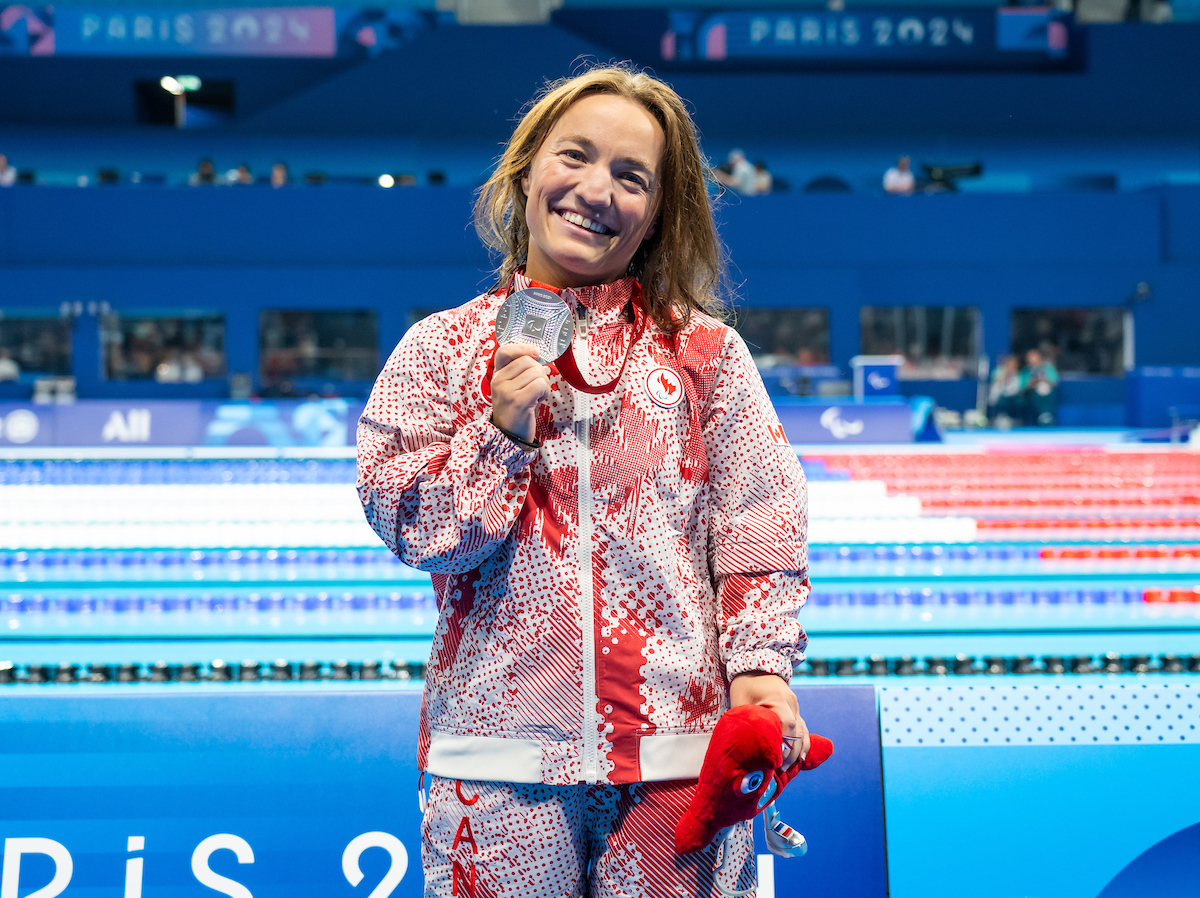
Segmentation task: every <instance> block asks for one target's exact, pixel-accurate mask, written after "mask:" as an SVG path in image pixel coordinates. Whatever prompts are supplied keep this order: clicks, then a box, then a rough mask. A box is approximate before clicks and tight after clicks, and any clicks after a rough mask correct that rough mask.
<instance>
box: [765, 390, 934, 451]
mask: <svg viewBox="0 0 1200 898" xmlns="http://www.w3.org/2000/svg"><path fill="white" fill-rule="evenodd" d="M775 411H776V412H777V413H778V414H779V423H780V424H782V425H783V432H784V436H785V437H786V439H787V441H788V442H789V443H792V444H808V443H911V442H912V441H913V426H912V425H913V411H912V407H911V406H910V405H909V404H908V403H907V402H866V403H856V402H854V401H853V400H849V399H847V400H844V401H841V402H838V401H833V400H830V401H825V402H815V401H811V400H796V401H792V402H789V401H787V400H786V399H779V400H776V401H775Z"/></svg>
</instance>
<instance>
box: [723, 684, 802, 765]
mask: <svg viewBox="0 0 1200 898" xmlns="http://www.w3.org/2000/svg"><path fill="white" fill-rule="evenodd" d="M729 701H730V704H731V705H732V706H733V707H735V708H736V707H737V706H738V705H762V706H763V707H764V708H770V709H771V710H772V711H774V712H775V713H776V714H778V715H779V720H780V722H781V723H782V724H783V735H784V736H785V737H791V738H789V739H787V740H786V743H787V745H789V746H790V747H791V751H790V752H786V753H785V754H784V757H783V767H784V769H785V770H786V769H787V768H788V767H791V766H792V765H793V764H795V763H796V761H799V760H802V759H803V758H805V757H806V756H807V755H808V749H809V738H808V726H807V725H806V724H805V723H804V718H802V717H801V716H800V705H799V704H798V703H797V702H796V694H795V693H794V692H792V688H791V687H790V686H789V685H788V684H787V683H785V682H784V681H783V678H782V677H777V676H776V675H775V674H772V673H764V672H763V671H748V672H746V673H744V674H738V675H737V676H736V677H734V678H733V682H732V683H730V684H729Z"/></svg>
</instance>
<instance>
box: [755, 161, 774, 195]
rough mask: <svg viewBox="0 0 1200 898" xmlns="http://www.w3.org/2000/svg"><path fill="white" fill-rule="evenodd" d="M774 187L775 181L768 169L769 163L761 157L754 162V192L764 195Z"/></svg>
mask: <svg viewBox="0 0 1200 898" xmlns="http://www.w3.org/2000/svg"><path fill="white" fill-rule="evenodd" d="M774 187H775V181H774V178H772V177H771V172H770V171H769V170H768V169H767V163H766V162H764V161H763V160H761V159H759V160H758V161H757V162H755V163H754V192H755V193H757V194H758V195H759V196H762V195H764V194H767V193H770V192H771V191H772V190H773V189H774Z"/></svg>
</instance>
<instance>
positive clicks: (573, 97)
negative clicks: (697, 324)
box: [475, 65, 727, 333]
mask: <svg viewBox="0 0 1200 898" xmlns="http://www.w3.org/2000/svg"><path fill="white" fill-rule="evenodd" d="M590 94H615V95H616V96H619V97H624V98H625V99H627V100H631V101H632V102H634V103H637V104H639V105H641V106H642V107H644V108H645V109H646V111H647V112H649V113H650V114H651V115H652V116H654V118H655V120H656V121H657V122H658V124H659V126H660V127H661V128H662V130H663V137H664V138H665V140H664V143H663V158H662V176H661V178H660V179H659V183H660V185H661V190H662V202H661V205H660V206H659V213H658V222H657V225H658V226H657V228H656V229H655V233H654V236H653V237H648V238H647V239H646V240H644V241H643V242H642V245H641V246H639V247H638V249H637V252H635V253H634V255H633V260H632V261H631V262H630V274H633V275H635V276H636V277H637V278H638V280H639V281H641V284H642V296H643V298H644V300H645V303H646V311H647V313H648V314H649V315H650V317H651V318H652V319H653V320H654V322H655V323H656V324H657V325H658V326H659V327H660V328H662V329H663V330H664V331H666V332H668V333H672V332H675V331H679V330H681V329H682V328H684V327H685V326H686V325H687V323H688V320H689V319H690V317H691V313H692V311H693V310H700V311H703V312H708V313H709V314H712V315H717V316H721V315H722V314H723V311H724V301H723V300H724V294H725V292H726V291H727V278H726V270H725V260H724V255H723V251H722V248H721V244H720V241H719V240H718V239H717V229H716V226H715V225H714V224H713V213H712V205H711V203H710V200H709V195H708V189H707V188H708V185H709V184H710V183H715V179H714V178H713V175H712V169H711V167H710V166H709V164H708V162H707V161H706V160H705V158H704V157H703V156H702V155H701V153H700V146H699V143H698V141H697V137H696V126H695V125H694V124H693V123H692V118H691V116H690V115H689V114H688V111H687V107H686V106H685V105H684V103H683V100H682V99H681V98H680V97H679V95H678V94H677V93H675V91H674V90H672V89H671V88H670V87H668V86H667V85H666V84H664V83H663V82H661V81H659V80H658V79H657V78H654V77H652V76H650V75H647V74H646V73H644V72H641V71H638V70H637V69H636V68H634V67H633V66H631V65H606V66H598V67H596V68H592V69H589V70H588V71H586V72H583V73H582V74H579V75H576V76H574V77H571V78H563V79H561V80H559V81H555V82H553V83H549V84H547V85H546V86H545V88H543V89H542V90H541V91H540V92H539V93H538V95H537V96H536V97H534V99H533V101H532V102H531V103H530V105H529V107H528V110H527V111H526V112H525V114H524V115H523V116H522V117H521V121H520V122H519V123H518V125H517V128H516V130H515V131H514V132H513V135H512V137H511V138H509V141H508V143H507V144H506V145H505V147H504V153H503V154H502V155H501V157H500V161H499V163H497V165H496V170H495V171H494V172H492V175H491V177H490V178H488V180H487V183H485V184H484V185H483V187H482V188H480V190H479V195H478V197H477V198H476V201H475V230H476V231H478V232H479V237H480V239H481V240H482V241H483V242H484V244H485V245H486V246H487V247H488V249H490V250H492V251H493V252H495V253H497V254H498V255H500V256H501V257H502V258H503V261H502V262H501V264H500V266H499V268H498V269H497V274H498V276H499V278H500V280H502V281H507V280H508V278H509V277H511V276H512V273H513V272H514V271H515V270H517V269H518V268H520V267H521V266H523V265H524V264H525V262H526V260H527V259H528V258H529V225H528V223H527V222H526V220H525V193H524V191H523V190H522V189H521V179H522V178H523V177H524V175H525V173H526V172H527V171H528V170H529V166H530V165H531V164H532V162H533V159H534V156H536V155H537V151H538V150H539V149H540V148H541V146H542V142H543V141H544V140H545V139H546V136H547V135H548V134H549V133H550V130H551V129H552V128H553V127H554V125H555V124H556V123H557V122H558V120H559V118H561V117H562V115H563V113H565V112H566V111H567V109H569V108H570V107H571V105H572V104H574V103H575V102H576V101H577V100H580V99H582V98H583V97H586V96H589V95H590Z"/></svg>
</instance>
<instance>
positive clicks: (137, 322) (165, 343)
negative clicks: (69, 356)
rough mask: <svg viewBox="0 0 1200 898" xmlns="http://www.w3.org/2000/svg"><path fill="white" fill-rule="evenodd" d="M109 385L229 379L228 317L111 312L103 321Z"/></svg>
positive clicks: (195, 314)
mask: <svg viewBox="0 0 1200 898" xmlns="http://www.w3.org/2000/svg"><path fill="white" fill-rule="evenodd" d="M100 339H101V342H102V343H103V349H104V376H105V377H106V378H108V379H109V380H156V381H158V382H159V383H199V382H200V381H202V380H210V379H217V378H223V377H224V376H225V316H224V315H223V314H221V313H219V312H201V311H178V310H176V311H169V312H151V311H147V312H137V311H126V312H109V313H108V314H106V315H104V316H102V317H101V319H100Z"/></svg>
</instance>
